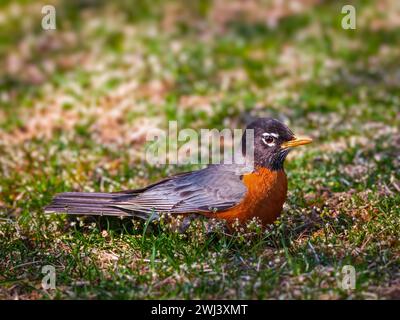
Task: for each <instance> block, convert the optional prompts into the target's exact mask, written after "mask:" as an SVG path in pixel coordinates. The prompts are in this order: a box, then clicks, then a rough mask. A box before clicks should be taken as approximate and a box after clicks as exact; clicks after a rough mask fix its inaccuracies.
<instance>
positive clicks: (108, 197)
mask: <svg viewBox="0 0 400 320" xmlns="http://www.w3.org/2000/svg"><path fill="white" fill-rule="evenodd" d="M247 129H253V130H254V131H253V132H254V149H253V150H254V166H252V170H251V171H248V172H246V171H244V172H243V171H241V173H240V174H238V171H239V172H240V170H238V166H240V165H238V164H212V165H208V166H207V167H206V168H204V169H201V170H197V171H192V172H186V173H181V174H177V175H174V176H171V177H168V178H166V179H164V180H161V181H159V182H157V183H154V184H151V185H149V186H147V187H145V188H142V189H136V190H128V191H121V192H114V193H82V192H66V193H61V194H58V195H56V196H55V198H54V199H53V201H52V203H51V204H50V205H49V206H47V207H46V208H45V211H46V212H52V213H71V214H82V215H110V216H138V217H141V218H144V219H153V218H157V217H159V213H168V214H172V215H185V214H193V213H195V214H200V215H203V216H206V217H213V218H217V219H224V220H226V221H227V222H228V224H231V223H234V222H235V221H236V220H238V221H239V222H240V223H243V222H246V221H248V220H249V219H252V218H254V217H258V218H259V219H260V220H261V222H262V224H263V226H265V225H267V224H270V223H272V222H273V221H274V220H275V219H276V218H277V217H278V216H279V214H280V213H281V211H282V207H283V204H284V202H285V200H286V195H287V178H286V174H285V171H284V167H283V165H284V161H285V158H286V156H287V155H288V153H289V152H290V150H291V149H292V148H294V147H297V146H301V145H304V144H308V143H311V141H312V140H311V139H309V138H297V137H296V136H295V135H294V134H293V132H292V131H291V130H290V129H289V128H288V127H287V126H286V125H284V124H283V123H281V122H280V121H278V120H275V119H272V118H261V119H258V120H256V121H254V122H252V123H251V124H250V125H248V126H247ZM247 129H246V130H247ZM245 137H246V135H245V134H244V135H243V138H242V146H244V145H246V141H245V140H246V138H245ZM242 152H245V151H244V148H243V151H242ZM241 166H243V165H241ZM241 169H242V168H241Z"/></svg>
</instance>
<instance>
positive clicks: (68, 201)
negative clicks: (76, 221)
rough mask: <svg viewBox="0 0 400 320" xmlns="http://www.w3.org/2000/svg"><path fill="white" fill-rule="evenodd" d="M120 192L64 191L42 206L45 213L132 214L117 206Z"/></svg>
mask: <svg viewBox="0 0 400 320" xmlns="http://www.w3.org/2000/svg"><path fill="white" fill-rule="evenodd" d="M123 196H124V195H121V193H100V192H93V193H91V192H65V193H59V194H57V195H56V196H55V197H54V198H53V200H52V202H51V203H50V204H49V205H48V206H47V207H45V208H44V210H45V212H46V213H68V214H81V215H106V216H129V215H134V214H132V213H130V212H128V211H126V210H124V209H122V208H119V207H118V206H117V203H118V200H119V199H121V197H123Z"/></svg>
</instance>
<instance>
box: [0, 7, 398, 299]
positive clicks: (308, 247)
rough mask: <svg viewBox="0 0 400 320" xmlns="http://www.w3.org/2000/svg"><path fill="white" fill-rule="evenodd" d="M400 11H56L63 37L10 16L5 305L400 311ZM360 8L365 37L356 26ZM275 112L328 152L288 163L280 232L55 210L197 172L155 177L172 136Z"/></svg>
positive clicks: (0, 188)
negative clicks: (151, 144) (116, 303)
mask: <svg viewBox="0 0 400 320" xmlns="http://www.w3.org/2000/svg"><path fill="white" fill-rule="evenodd" d="M397 2H398V1H397V0H384V1H379V3H378V2H377V1H345V2H342V1H323V2H321V1H316V0H300V1H291V2H289V1H288V2H284V3H282V2H281V1H261V0H257V1H256V0H252V1H247V2H242V1H237V0H234V1H225V2H224V1H222V0H214V1H211V0H209V1H201V2H200V1H198V2H195V1H194V2H191V3H192V4H190V5H189V2H183V1H155V0H153V1H146V0H142V1H128V0H120V1H113V2H111V1H110V2H108V1H100V0H99V1H67V0H65V1H61V0H59V1H57V0H52V1H46V3H45V4H53V5H54V7H55V8H56V13H57V20H56V22H57V29H56V30H43V29H42V27H41V19H42V17H43V15H42V13H41V8H42V6H43V5H44V3H43V1H22V0H19V1H2V3H1V4H0V298H1V299H395V298H397V299H398V298H400V268H399V266H400V240H399V238H400V130H399V128H400V90H399V87H400V24H399V21H400V7H399V5H398V3H397ZM348 3H351V4H353V5H354V6H355V8H356V12H357V27H356V29H355V30H352V29H348V30H345V29H343V28H342V26H341V20H342V18H343V16H344V15H343V14H342V13H341V8H342V6H343V5H344V4H348ZM263 116H272V117H275V118H279V119H281V120H282V121H285V122H286V123H287V124H288V125H289V126H290V128H291V129H292V130H293V131H294V132H295V133H298V134H304V135H308V136H311V137H312V138H313V139H314V143H313V144H311V145H309V146H307V147H304V148H302V149H301V150H300V149H299V150H298V151H295V152H293V153H291V154H290V156H289V158H288V159H287V161H286V164H285V170H286V172H287V175H288V179H289V194H288V200H287V202H286V204H285V207H284V212H283V214H282V216H281V217H280V218H279V219H278V221H276V223H275V224H273V225H271V226H270V227H269V228H267V229H266V230H262V229H260V228H259V227H258V226H257V225H255V224H249V225H248V226H245V227H243V228H241V229H240V230H237V232H234V233H226V232H225V230H224V228H223V227H222V226H220V225H217V226H216V227H215V228H214V229H213V231H210V228H209V227H208V223H209V222H207V221H203V220H198V221H194V222H192V225H191V226H190V227H189V229H188V230H187V231H186V232H184V233H179V232H177V231H176V230H175V229H174V228H172V227H171V224H170V223H168V222H166V221H160V222H156V223H149V222H146V221H143V220H138V219H130V218H129V219H128V218H125V219H123V220H121V219H118V218H106V217H97V218H93V217H89V218H83V217H68V216H66V215H46V214H44V212H43V209H42V208H43V207H44V206H45V205H47V204H48V203H49V202H50V200H51V198H52V197H53V196H54V194H56V193H59V192H65V191H87V192H90V191H103V192H112V191H118V190H122V189H133V188H139V187H143V186H145V185H147V184H149V183H151V182H155V181H157V180H159V179H161V178H163V177H165V176H167V175H170V174H173V173H178V172H183V171H187V170H188V169H197V168H198V167H199V166H187V165H185V166H183V165H174V166H172V165H165V166H152V165H150V164H149V163H147V162H146V161H144V154H145V150H146V146H147V143H146V134H147V133H149V132H152V131H154V130H156V129H157V128H162V129H165V128H167V126H168V121H172V120H176V121H177V122H178V126H179V128H181V129H183V128H193V129H195V130H200V129H201V128H217V129H222V128H231V129H233V128H243V127H245V125H246V123H247V122H248V121H249V119H252V118H255V117H263ZM48 265H50V266H53V267H54V268H55V272H56V286H55V289H45V288H43V287H42V279H43V277H44V276H45V274H43V273H42V268H43V267H44V266H48ZM344 266H352V267H354V268H355V271H356V278H355V279H356V286H355V288H354V289H352V288H349V289H346V288H343V286H342V285H341V284H342V280H343V276H344V274H343V273H342V271H343V267H344Z"/></svg>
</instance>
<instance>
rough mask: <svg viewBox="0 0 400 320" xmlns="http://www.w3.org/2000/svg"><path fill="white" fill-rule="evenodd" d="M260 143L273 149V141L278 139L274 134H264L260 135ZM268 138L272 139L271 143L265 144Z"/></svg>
mask: <svg viewBox="0 0 400 320" xmlns="http://www.w3.org/2000/svg"><path fill="white" fill-rule="evenodd" d="M262 136H263V137H262V141H263V142H264V144H266V145H267V146H268V147H273V146H275V139H277V138H278V137H279V135H278V134H276V133H268V132H264V133H263V134H262ZM268 138H272V142H267V139H268Z"/></svg>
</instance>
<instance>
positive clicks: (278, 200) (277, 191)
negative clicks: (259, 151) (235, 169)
mask: <svg viewBox="0 0 400 320" xmlns="http://www.w3.org/2000/svg"><path fill="white" fill-rule="evenodd" d="M243 182H244V184H245V185H246V187H247V190H248V191H247V193H246V195H245V197H244V199H243V201H242V202H240V203H239V204H238V205H236V206H235V207H233V208H231V209H228V210H226V211H222V212H219V213H216V218H220V219H225V220H227V221H228V222H234V221H235V219H236V218H237V219H239V221H240V222H245V221H247V220H250V219H252V218H253V217H258V218H259V219H260V220H261V222H262V224H263V226H266V225H268V224H271V223H272V222H274V221H275V220H276V218H277V217H278V216H279V215H280V213H281V212H282V207H283V204H284V202H285V200H286V195H287V179H286V174H285V172H284V171H283V170H280V171H271V170H269V169H266V168H258V169H256V170H255V172H254V173H251V174H247V175H244V176H243Z"/></svg>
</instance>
